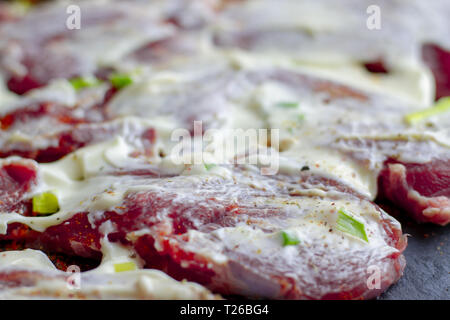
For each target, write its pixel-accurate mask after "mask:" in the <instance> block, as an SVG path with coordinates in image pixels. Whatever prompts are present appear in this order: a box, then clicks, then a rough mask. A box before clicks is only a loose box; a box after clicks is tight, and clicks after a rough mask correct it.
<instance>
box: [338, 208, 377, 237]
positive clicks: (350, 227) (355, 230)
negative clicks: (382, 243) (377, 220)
mask: <svg viewBox="0 0 450 320" xmlns="http://www.w3.org/2000/svg"><path fill="white" fill-rule="evenodd" d="M336 223H337V226H336V228H337V229H338V230H340V231H342V232H345V233H348V234H351V235H352V236H354V237H357V238H360V239H362V240H364V241H366V242H369V239H367V235H366V231H365V230H364V224H363V223H361V222H359V221H358V220H356V219H354V218H353V217H351V216H350V215H348V214H347V213H346V212H345V211H344V209H339V211H338V218H337V221H336Z"/></svg>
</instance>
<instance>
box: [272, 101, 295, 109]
mask: <svg viewBox="0 0 450 320" xmlns="http://www.w3.org/2000/svg"><path fill="white" fill-rule="evenodd" d="M277 107H281V108H297V107H298V102H278V103H277Z"/></svg>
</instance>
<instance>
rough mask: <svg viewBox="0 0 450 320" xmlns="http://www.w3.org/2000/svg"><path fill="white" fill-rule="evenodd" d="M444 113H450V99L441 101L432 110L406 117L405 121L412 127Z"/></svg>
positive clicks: (445, 98) (446, 98) (444, 98)
mask: <svg viewBox="0 0 450 320" xmlns="http://www.w3.org/2000/svg"><path fill="white" fill-rule="evenodd" d="M444 112H450V97H443V98H441V99H439V100H438V101H437V102H436V103H435V104H434V106H433V107H431V108H428V109H425V110H421V111H417V112H413V113H410V114H408V115H406V116H405V121H406V122H407V123H408V124H410V125H411V124H415V123H417V122H419V121H422V120H424V119H426V118H429V117H431V116H435V115H438V114H440V113H444Z"/></svg>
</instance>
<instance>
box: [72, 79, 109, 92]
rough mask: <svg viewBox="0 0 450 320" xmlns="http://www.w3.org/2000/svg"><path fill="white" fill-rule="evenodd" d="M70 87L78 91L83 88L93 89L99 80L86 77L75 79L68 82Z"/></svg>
mask: <svg viewBox="0 0 450 320" xmlns="http://www.w3.org/2000/svg"><path fill="white" fill-rule="evenodd" d="M69 82H70V84H71V85H72V87H73V88H74V89H75V90H76V91H79V90H81V89H84V88H90V87H95V86H97V85H99V84H100V83H101V81H100V80H98V79H96V78H87V77H77V78H73V79H70V80H69Z"/></svg>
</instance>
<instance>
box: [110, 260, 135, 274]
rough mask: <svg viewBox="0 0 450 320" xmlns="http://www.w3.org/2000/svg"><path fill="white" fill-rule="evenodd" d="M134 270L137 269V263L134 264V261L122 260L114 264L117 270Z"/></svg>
mask: <svg viewBox="0 0 450 320" xmlns="http://www.w3.org/2000/svg"><path fill="white" fill-rule="evenodd" d="M133 270H136V265H135V264H134V262H122V263H116V264H114V271H115V272H125V271H133Z"/></svg>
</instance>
